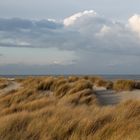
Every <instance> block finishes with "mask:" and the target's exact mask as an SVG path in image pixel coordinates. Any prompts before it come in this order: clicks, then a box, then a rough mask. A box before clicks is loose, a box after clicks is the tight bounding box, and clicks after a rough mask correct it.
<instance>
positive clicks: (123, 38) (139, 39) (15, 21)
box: [0, 0, 140, 75]
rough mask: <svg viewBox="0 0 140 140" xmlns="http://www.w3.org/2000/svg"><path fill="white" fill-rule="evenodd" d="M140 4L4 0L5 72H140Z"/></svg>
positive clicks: (0, 54) (1, 51)
mask: <svg viewBox="0 0 140 140" xmlns="http://www.w3.org/2000/svg"><path fill="white" fill-rule="evenodd" d="M139 5H140V1H138V0H133V1H128V0H124V1H122V0H117V1H115V0H69V1H66V0H59V1H57V0H36V1H34V0H24V1H19V0H1V1H0V75H11V74H12V75H25V74H29V75H30V74H39V75H40V74H140V8H139Z"/></svg>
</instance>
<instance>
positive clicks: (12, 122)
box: [0, 77, 140, 140]
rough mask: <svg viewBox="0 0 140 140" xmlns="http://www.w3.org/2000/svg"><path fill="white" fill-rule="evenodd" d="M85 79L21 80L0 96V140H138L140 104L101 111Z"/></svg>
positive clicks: (139, 132)
mask: <svg viewBox="0 0 140 140" xmlns="http://www.w3.org/2000/svg"><path fill="white" fill-rule="evenodd" d="M89 79H90V77H88V78H85V77H83V78H82V77H78V78H72V79H69V78H64V77H58V78H56V77H44V78H43V77H38V78H34V77H31V78H27V79H23V80H20V82H21V83H22V85H23V88H21V89H20V90H15V91H12V92H9V94H6V95H4V96H0V140H93V139H94V140H139V139H140V102H139V101H132V100H130V101H127V102H124V103H121V104H118V105H116V106H107V107H106V106H100V104H98V100H97V98H96V94H95V91H94V90H93V89H92V87H93V82H92V81H91V80H89ZM52 81H53V82H52ZM42 83H43V86H41V88H38V87H39V86H40V85H41V84H42ZM128 83H129V82H128ZM115 84H116V83H115ZM117 84H118V83H117ZM121 84H122V82H121ZM101 85H102V84H101ZM126 85H129V84H126V82H125V84H124V83H123V86H126ZM126 87H127V86H126ZM126 87H125V88H124V87H123V89H122V87H121V90H126V89H129V88H128V87H127V88H126ZM119 89H120V87H119ZM117 90H118V89H117Z"/></svg>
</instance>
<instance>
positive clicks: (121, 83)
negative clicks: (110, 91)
mask: <svg viewBox="0 0 140 140" xmlns="http://www.w3.org/2000/svg"><path fill="white" fill-rule="evenodd" d="M113 88H114V89H115V90H117V91H127V90H128V91H131V90H133V89H134V88H135V82H134V81H132V80H117V81H115V82H114V85H113Z"/></svg>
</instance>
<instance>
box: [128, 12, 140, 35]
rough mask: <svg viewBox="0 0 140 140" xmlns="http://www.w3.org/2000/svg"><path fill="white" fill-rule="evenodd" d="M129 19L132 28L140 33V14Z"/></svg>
mask: <svg viewBox="0 0 140 140" xmlns="http://www.w3.org/2000/svg"><path fill="white" fill-rule="evenodd" d="M128 21H129V25H130V27H131V29H132V30H133V31H134V32H137V33H139V35H140V15H137V14H135V15H134V16H132V17H130V18H129V20H128Z"/></svg>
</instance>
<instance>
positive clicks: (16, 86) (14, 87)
mask: <svg viewBox="0 0 140 140" xmlns="http://www.w3.org/2000/svg"><path fill="white" fill-rule="evenodd" d="M20 87H21V85H20V83H18V82H16V81H14V80H8V86H7V87H5V88H4V89H2V90H0V95H2V94H6V93H8V92H10V91H12V90H17V89H19V88H20Z"/></svg>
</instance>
